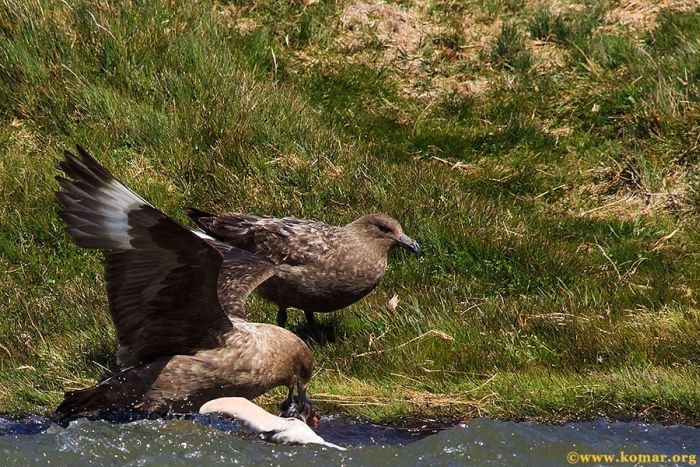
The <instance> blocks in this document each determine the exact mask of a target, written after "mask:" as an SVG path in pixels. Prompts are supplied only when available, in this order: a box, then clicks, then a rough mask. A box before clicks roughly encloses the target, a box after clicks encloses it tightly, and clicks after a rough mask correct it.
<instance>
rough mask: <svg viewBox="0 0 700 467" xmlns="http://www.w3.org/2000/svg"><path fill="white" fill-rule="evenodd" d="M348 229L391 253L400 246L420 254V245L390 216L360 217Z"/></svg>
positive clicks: (378, 214) (370, 215) (381, 214)
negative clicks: (392, 249) (391, 250)
mask: <svg viewBox="0 0 700 467" xmlns="http://www.w3.org/2000/svg"><path fill="white" fill-rule="evenodd" d="M347 228H348V229H350V230H353V231H355V232H358V233H360V235H361V236H362V238H363V240H366V241H367V242H371V243H373V244H374V245H377V246H378V247H381V248H384V249H385V250H386V251H389V250H390V249H391V248H393V247H395V246H400V247H402V248H405V249H407V250H410V251H412V252H414V253H420V251H421V249H420V246H419V245H418V243H417V242H416V241H415V240H413V239H412V238H411V237H409V236H408V235H406V234H405V233H404V231H403V228H402V227H401V224H399V221H397V220H396V219H394V218H393V217H391V216H389V215H388V214H383V213H377V214H369V215H367V216H363V217H360V218H359V219H357V220H356V221H354V222H351V223H350V224H348V226H347Z"/></svg>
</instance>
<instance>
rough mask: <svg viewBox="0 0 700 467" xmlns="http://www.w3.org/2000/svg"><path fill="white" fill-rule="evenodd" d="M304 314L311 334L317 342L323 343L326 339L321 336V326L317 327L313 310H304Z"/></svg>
mask: <svg viewBox="0 0 700 467" xmlns="http://www.w3.org/2000/svg"><path fill="white" fill-rule="evenodd" d="M304 315H305V316H306V322H307V323H308V324H309V329H310V330H311V336H312V337H313V338H314V340H315V341H316V342H318V343H319V344H322V343H324V342H325V341H326V339H325V338H324V336H323V332H321V328H320V327H319V325H318V322H316V318H314V312H313V311H305V312H304Z"/></svg>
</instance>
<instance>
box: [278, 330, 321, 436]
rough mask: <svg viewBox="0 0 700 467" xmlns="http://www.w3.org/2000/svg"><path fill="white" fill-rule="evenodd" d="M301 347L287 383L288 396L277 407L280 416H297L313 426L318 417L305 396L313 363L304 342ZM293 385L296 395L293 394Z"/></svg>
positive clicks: (316, 422) (316, 423)
mask: <svg viewBox="0 0 700 467" xmlns="http://www.w3.org/2000/svg"><path fill="white" fill-rule="evenodd" d="M301 348H302V349H304V351H302V352H300V355H299V358H298V359H297V361H296V372H295V375H294V377H293V379H292V381H291V382H290V385H289V389H290V391H289V397H287V399H286V400H285V401H284V402H282V404H281V405H280V407H279V409H280V417H285V418H298V419H299V420H302V421H303V422H306V423H307V424H308V425H309V426H313V427H315V426H316V425H318V420H319V418H318V416H317V415H316V413H315V412H314V409H313V405H312V404H311V401H310V400H309V399H308V398H307V397H306V388H307V386H308V385H309V381H310V380H311V376H312V374H313V369H314V363H313V358H312V357H311V353H310V352H309V350H308V347H306V344H304V345H303V347H301ZM295 387H296V390H297V395H296V396H295V395H294V388H295Z"/></svg>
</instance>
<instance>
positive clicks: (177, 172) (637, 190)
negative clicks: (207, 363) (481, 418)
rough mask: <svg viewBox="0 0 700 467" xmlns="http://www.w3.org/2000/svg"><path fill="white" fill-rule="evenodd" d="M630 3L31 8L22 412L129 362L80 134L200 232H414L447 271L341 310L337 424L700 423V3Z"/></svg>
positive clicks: (6, 263)
mask: <svg viewBox="0 0 700 467" xmlns="http://www.w3.org/2000/svg"><path fill="white" fill-rule="evenodd" d="M370 3H371V2H370ZM608 7H609V6H608V5H607V4H605V3H602V2H601V3H597V2H593V3H591V4H589V5H587V6H585V7H583V8H578V9H569V10H565V11H561V12H555V11H549V10H543V9H542V7H532V6H531V5H530V4H529V3H527V2H519V1H508V2H491V1H488V2H486V1H484V2H481V1H479V2H466V3H464V5H462V4H460V5H456V4H455V3H454V2H441V1H435V2H429V5H426V6H423V7H416V6H414V5H413V4H410V3H393V2H392V3H390V5H389V6H385V7H382V8H378V9H377V10H372V12H371V13H372V15H374V16H371V17H372V18H373V19H372V21H368V22H367V24H364V25H362V27H359V28H355V27H354V26H353V28H355V29H352V28H350V26H347V24H346V22H343V21H341V19H342V18H343V17H344V16H343V15H347V14H348V11H354V10H352V8H358V7H357V4H355V3H352V2H335V1H320V2H317V3H311V4H309V5H305V4H302V3H290V2H282V1H281V0H280V1H276V0H265V1H260V2H256V3H255V5H254V7H253V6H252V5H244V4H238V3H233V4H225V3H217V2H200V3H194V4H193V3H192V2H174V3H173V2H168V3H163V2H157V1H156V2H148V3H147V4H143V5H142V4H136V3H131V2H123V3H119V4H109V5H108V4H105V3H103V2H92V1H82V2H75V3H72V4H66V3H63V2H54V1H43V0H40V1H38V2H31V3H30V2H5V3H4V4H2V6H0V34H1V38H0V119H2V123H3V125H2V126H0V310H1V313H2V315H1V317H0V336H1V337H0V381H2V384H0V411H9V412H34V411H49V410H51V409H52V408H53V406H54V405H55V404H56V403H57V402H58V401H59V400H60V398H61V394H62V392H63V391H64V390H66V389H72V388H78V387H83V386H85V385H88V384H91V383H93V382H95V381H96V380H98V379H99V378H101V377H103V376H105V375H107V374H108V373H109V372H110V370H111V369H114V367H115V362H114V357H113V355H114V347H115V337H114V332H113V330H112V328H111V324H110V320H109V316H108V314H107V311H106V299H105V295H104V291H103V289H104V287H103V284H102V268H101V264H100V258H99V255H97V254H94V252H90V251H85V250H81V249H79V248H77V247H76V246H74V245H73V244H72V243H71V242H70V241H69V240H68V238H67V237H66V236H65V235H64V234H63V232H62V229H63V226H62V225H61V223H60V221H59V220H58V218H57V216H56V206H55V203H54V201H53V192H54V191H55V189H56V185H55V182H54V180H53V177H54V175H56V173H57V171H56V169H55V167H54V165H55V161H56V160H58V158H59V157H61V153H62V150H63V149H64V148H67V147H70V146H72V145H73V144H74V143H76V142H78V143H81V144H84V145H85V146H87V147H88V148H89V149H91V150H92V152H93V153H94V154H95V156H96V157H97V158H98V159H99V160H101V161H102V162H103V163H104V164H105V165H106V166H108V167H109V168H110V169H111V170H113V171H114V173H115V174H117V175H118V176H119V177H120V178H121V179H123V180H124V181H125V182H126V183H128V184H129V185H130V186H131V187H133V188H134V189H135V190H137V191H138V192H139V193H141V194H143V195H144V196H145V197H147V198H148V199H149V200H151V201H152V202H153V203H154V204H155V205H156V206H158V207H159V208H161V209H162V210H164V211H165V212H166V213H168V214H170V215H172V216H174V217H175V218H177V219H179V220H181V221H183V222H184V221H185V215H184V213H185V208H186V207H187V206H191V205H192V206H198V207H200V208H202V209H207V210H218V211H246V212H255V213H266V214H273V215H294V216H299V217H308V218H316V219H322V220H325V221H327V222H331V223H339V224H342V223H345V222H348V221H350V220H352V219H354V218H355V217H357V216H358V215H360V214H362V213H367V212H372V211H386V212H389V213H391V214H393V215H394V216H396V217H397V218H399V219H400V220H401V221H402V222H403V225H404V228H405V230H406V231H407V232H408V233H409V234H410V235H412V236H414V237H415V238H416V239H417V240H418V241H419V242H420V243H421V245H422V246H423V247H424V251H425V254H424V255H423V256H421V257H418V258H417V257H413V256H411V255H408V254H404V253H403V252H397V253H395V254H393V255H392V256H393V257H392V258H391V261H390V263H391V264H390V269H389V271H388V272H387V275H386V277H385V279H384V280H383V282H382V284H381V285H380V287H379V289H378V290H377V291H376V292H375V293H373V294H372V295H371V296H369V297H367V298H366V299H365V300H363V301H362V302H360V303H359V304H356V305H354V306H353V307H351V308H349V309H347V310H345V311H342V312H340V313H336V314H334V315H332V316H327V317H321V318H322V319H323V318H325V320H326V324H329V325H332V326H333V327H334V329H335V334H336V339H335V342H332V343H331V344H329V345H328V346H324V347H314V349H313V351H314V354H315V357H316V360H317V367H318V373H317V374H316V375H315V378H314V382H313V387H312V389H311V391H312V395H313V394H316V396H317V399H318V400H319V402H320V403H321V404H322V406H323V408H324V409H325V410H328V411H343V412H345V413H351V414H357V415H364V416H368V417H372V418H396V417H400V416H419V417H420V416H433V415H444V416H450V417H457V418H460V417H461V418H463V417H469V416H474V415H486V416H495V417H503V418H518V419H520V418H538V419H542V420H555V421H556V420H563V419H578V418H587V417H592V416H599V415H609V416H615V417H618V416H619V417H633V418H635V417H636V418H644V419H657V420H664V421H686V422H691V423H697V419H696V417H697V415H696V410H695V409H694V408H695V407H697V406H698V403H700V394H699V393H698V387H697V384H695V382H696V381H697V377H698V374H697V373H698V364H699V363H700V362H699V360H698V357H699V356H700V316H699V311H698V306H697V293H698V287H699V286H700V266H699V264H700V262H699V261H698V260H699V259H700V258H699V255H698V251H699V248H698V247H699V246H700V234H699V233H698V230H697V222H698V220H699V218H698V208H697V206H698V204H697V203H698V199H700V198H699V197H698V195H697V193H698V192H699V191H700V188H698V187H699V186H700V185H698V182H697V180H698V175H697V174H698V163H699V162H700V158H698V149H697V144H696V143H697V139H698V136H700V130H699V129H698V128H699V127H698V124H697V121H698V117H700V107H699V106H698V97H699V88H698V84H697V83H698V82H700V81H698V79H697V78H698V77H700V61H698V57H699V56H700V55H699V54H698V53H697V52H698V48H700V43H699V42H698V39H697V38H698V37H700V36H699V35H698V34H696V32H697V31H698V29H700V12H699V11H692V10H691V11H684V12H672V11H667V12H662V13H661V14H660V15H659V17H658V18H657V21H656V23H655V24H656V25H655V26H654V28H652V29H650V30H641V31H639V30H629V29H625V28H614V27H610V25H609V24H608V23H606V21H607V20H606V18H607V16H606V11H607V10H606V8H608ZM359 17H362V16H359ZM396 18H401V19H402V21H416V25H410V24H409V25H407V26H406V27H405V28H404V29H402V34H403V35H402V36H401V37H400V38H399V39H400V40H399V39H396V40H393V39H391V36H390V35H389V36H387V35H386V34H385V29H382V30H381V31H377V30H373V29H372V28H387V27H389V26H391V24H394V23H392V21H395V20H396ZM413 26H415V27H413ZM477 33H478V34H481V35H482V36H481V37H483V40H479V41H475V39H474V34H477ZM411 34H421V36H420V37H417V38H416V37H413V36H411ZM405 44H411V48H410V49H406V47H404V45H405ZM546 54H549V55H546ZM551 57H554V59H551ZM394 294H397V295H398V296H399V299H400V301H399V303H398V306H397V307H396V308H395V309H393V310H392V309H390V308H389V307H388V306H387V302H388V301H389V299H390V298H391V297H392V296H393V295H394ZM249 310H250V315H251V318H252V319H255V320H267V321H270V322H272V321H273V320H274V310H273V307H271V306H270V305H268V304H266V303H264V302H262V301H261V300H259V299H255V298H254V299H253V300H251V302H250V305H249ZM290 318H291V320H290V321H291V323H290V324H291V326H292V329H295V330H297V331H300V332H301V331H302V326H303V318H302V316H301V313H292V315H291V316H290ZM275 396H276V394H272V395H271V396H270V397H275ZM265 400H266V401H268V402H269V401H270V400H271V399H265ZM362 401H369V402H371V404H368V403H362Z"/></svg>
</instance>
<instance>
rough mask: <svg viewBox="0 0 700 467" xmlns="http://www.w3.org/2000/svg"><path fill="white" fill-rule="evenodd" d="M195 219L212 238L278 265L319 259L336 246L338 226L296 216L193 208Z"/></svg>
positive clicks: (192, 213)
mask: <svg viewBox="0 0 700 467" xmlns="http://www.w3.org/2000/svg"><path fill="white" fill-rule="evenodd" d="M189 216H190V218H191V219H192V221H193V222H194V223H195V224H197V226H199V227H200V228H201V229H203V230H204V231H205V232H206V233H207V234H209V235H211V236H212V237H214V238H216V239H218V240H221V241H222V242H226V243H227V244H229V245H233V246H236V247H238V248H243V249H244V250H247V251H250V252H252V253H254V254H256V255H257V256H261V257H263V258H267V259H269V260H270V261H272V262H273V263H275V264H289V265H292V266H299V265H303V264H307V263H309V262H313V261H317V260H318V259H319V258H321V257H322V256H323V255H324V254H325V253H326V252H327V251H329V250H330V249H331V248H332V244H333V242H334V241H335V238H336V237H337V236H338V232H339V229H338V227H333V226H330V225H326V224H323V223H321V222H315V221H310V220H304V219H295V218H293V217H285V218H281V219H278V218H274V217H263V216H252V215H248V214H237V213H233V214H225V215H223V216H216V215H213V214H208V213H205V212H203V211H199V210H197V209H193V208H190V210H189Z"/></svg>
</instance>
